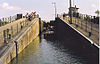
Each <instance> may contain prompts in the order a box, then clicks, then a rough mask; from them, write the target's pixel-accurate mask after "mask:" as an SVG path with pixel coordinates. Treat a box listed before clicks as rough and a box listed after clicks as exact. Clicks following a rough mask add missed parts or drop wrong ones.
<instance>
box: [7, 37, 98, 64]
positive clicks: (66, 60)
mask: <svg viewBox="0 0 100 64" xmlns="http://www.w3.org/2000/svg"><path fill="white" fill-rule="evenodd" d="M64 42H65V41H64ZM61 43H62V41H60V40H56V39H55V40H54V39H44V38H41V39H40V37H39V36H38V37H37V38H36V39H35V40H33V42H31V43H30V45H29V46H27V47H26V48H25V49H24V50H23V51H22V52H21V53H20V54H19V55H18V57H17V58H15V59H13V60H12V61H11V62H10V63H9V64H98V60H97V56H98V55H95V54H96V53H91V52H88V53H86V54H87V56H86V55H85V56H84V55H81V54H80V53H77V52H75V51H74V50H73V49H70V48H67V47H66V46H64V45H62V44H61ZM80 50H81V49H80ZM88 54H92V55H90V56H89V55H88ZM93 55H94V56H93Z"/></svg>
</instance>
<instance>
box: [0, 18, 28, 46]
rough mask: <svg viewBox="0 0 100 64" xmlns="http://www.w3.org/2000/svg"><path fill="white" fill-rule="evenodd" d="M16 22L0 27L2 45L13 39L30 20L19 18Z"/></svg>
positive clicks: (0, 42) (0, 43) (0, 44)
mask: <svg viewBox="0 0 100 64" xmlns="http://www.w3.org/2000/svg"><path fill="white" fill-rule="evenodd" d="M18 21H19V22H16V23H14V24H12V23H9V24H8V25H5V26H3V27H0V29H1V30H0V47H1V46H3V45H5V44H7V43H8V42H9V41H10V40H12V39H13V38H14V37H15V36H16V35H17V34H18V33H19V32H20V31H21V30H22V29H23V28H25V27H27V26H28V25H29V23H30V21H27V19H23V20H20V19H19V20H18Z"/></svg>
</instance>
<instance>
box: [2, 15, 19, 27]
mask: <svg viewBox="0 0 100 64" xmlns="http://www.w3.org/2000/svg"><path fill="white" fill-rule="evenodd" d="M17 15H18V14H16V15H14V16H10V17H7V18H1V19H0V27H1V26H4V25H6V24H8V23H11V22H13V21H15V20H17Z"/></svg>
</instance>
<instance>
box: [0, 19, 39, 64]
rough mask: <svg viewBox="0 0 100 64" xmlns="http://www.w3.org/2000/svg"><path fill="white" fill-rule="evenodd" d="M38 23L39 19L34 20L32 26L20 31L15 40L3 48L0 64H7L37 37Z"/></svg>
mask: <svg viewBox="0 0 100 64" xmlns="http://www.w3.org/2000/svg"><path fill="white" fill-rule="evenodd" d="M39 21H40V20H39V18H35V19H34V20H33V21H32V24H30V25H29V26H28V27H26V28H25V29H24V30H23V31H21V32H20V33H19V34H18V35H17V36H16V37H15V39H13V40H12V41H11V42H10V43H9V44H7V46H5V47H4V51H3V52H2V53H0V54H1V55H0V64H8V63H9V62H10V61H11V60H12V59H13V58H15V57H17V55H18V54H19V53H20V52H21V51H22V50H23V49H24V48H25V47H26V46H28V45H29V44H30V42H32V40H34V39H35V38H36V37H37V36H38V35H39Z"/></svg>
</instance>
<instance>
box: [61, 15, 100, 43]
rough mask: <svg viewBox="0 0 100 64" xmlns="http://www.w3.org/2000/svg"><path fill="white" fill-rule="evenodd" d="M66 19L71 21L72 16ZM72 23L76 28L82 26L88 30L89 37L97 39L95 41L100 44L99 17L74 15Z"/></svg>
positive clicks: (81, 27)
mask: <svg viewBox="0 0 100 64" xmlns="http://www.w3.org/2000/svg"><path fill="white" fill-rule="evenodd" d="M63 19H64V18H63ZM66 20H67V21H69V20H70V18H69V17H68V16H67V19H66ZM72 24H73V25H74V26H75V28H80V29H81V30H83V32H86V33H87V34H86V35H88V36H87V37H89V38H90V39H92V40H95V43H96V44H98V45H99V17H95V16H90V15H86V14H79V15H78V16H73V18H72Z"/></svg>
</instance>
